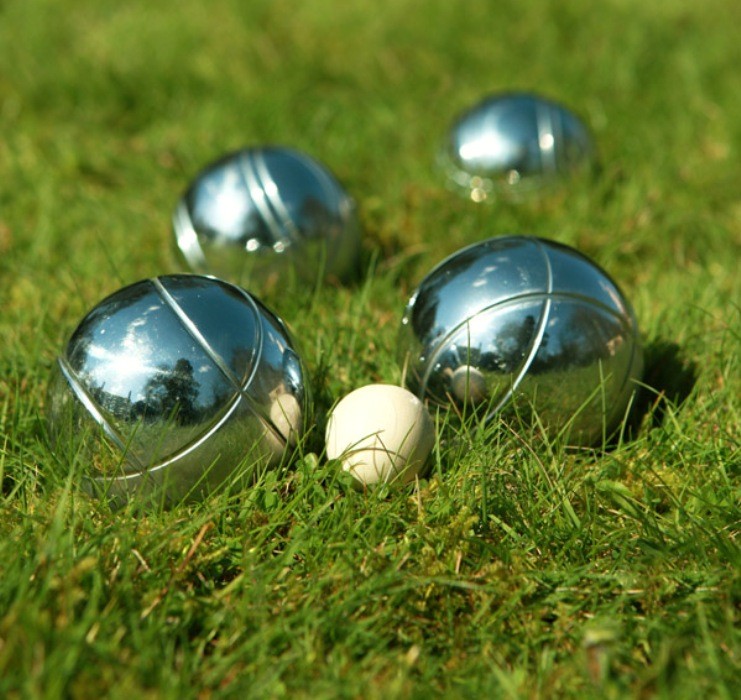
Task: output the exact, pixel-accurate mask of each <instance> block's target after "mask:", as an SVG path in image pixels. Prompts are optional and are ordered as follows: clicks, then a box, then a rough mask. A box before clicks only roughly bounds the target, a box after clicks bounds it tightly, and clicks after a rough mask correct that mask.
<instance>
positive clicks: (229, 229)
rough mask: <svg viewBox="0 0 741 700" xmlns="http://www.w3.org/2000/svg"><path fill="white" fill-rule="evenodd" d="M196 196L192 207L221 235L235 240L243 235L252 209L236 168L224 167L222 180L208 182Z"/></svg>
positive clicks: (213, 179) (240, 175)
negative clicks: (195, 201) (195, 202)
mask: <svg viewBox="0 0 741 700" xmlns="http://www.w3.org/2000/svg"><path fill="white" fill-rule="evenodd" d="M198 194H199V196H198V202H197V205H196V206H197V209H198V211H199V212H201V214H200V215H201V217H202V218H203V219H204V220H205V221H208V222H209V223H210V225H211V226H212V227H213V228H215V229H217V230H218V231H219V233H220V234H221V235H224V236H227V237H229V238H234V239H239V238H240V237H241V236H242V235H243V234H244V222H245V220H246V219H247V218H248V217H249V215H250V214H251V212H252V206H251V204H250V199H249V197H248V196H247V192H246V188H245V183H244V178H243V177H242V173H241V171H240V169H239V168H238V167H237V166H236V165H234V166H231V167H227V168H224V170H223V175H222V177H220V178H218V179H217V178H215V177H212V179H210V180H208V181H207V183H206V186H205V188H204V190H203V192H202V193H198Z"/></svg>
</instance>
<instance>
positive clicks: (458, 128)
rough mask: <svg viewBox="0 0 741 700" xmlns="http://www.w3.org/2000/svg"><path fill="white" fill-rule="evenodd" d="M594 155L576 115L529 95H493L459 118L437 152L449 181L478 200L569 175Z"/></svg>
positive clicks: (549, 101) (522, 189) (584, 167)
mask: <svg viewBox="0 0 741 700" xmlns="http://www.w3.org/2000/svg"><path fill="white" fill-rule="evenodd" d="M593 157H594V146H593V143H592V138H591V136H590V134H589V131H588V130H587V127H586V126H585V125H584V123H583V122H582V121H581V120H580V119H579V118H578V117H576V116H575V115H574V114H573V113H572V112H570V111H569V110H567V109H566V108H565V107H563V106H561V105H560V104H557V103H556V102H552V101H551V100H547V99H544V98H542V97H538V96H536V95H532V94H528V93H506V94H502V95H493V96H490V97H487V98H486V99H484V100H483V101H481V102H479V103H478V104H477V105H475V106H474V107H472V108H471V109H469V110H468V111H466V112H464V113H463V114H461V115H460V116H459V117H458V118H457V119H456V120H455V122H454V123H453V125H452V127H451V128H450V130H449V132H448V135H447V138H446V141H445V144H444V147H443V149H442V153H441V161H442V164H443V167H444V169H445V170H446V173H447V175H448V177H449V178H450V180H451V182H452V183H453V184H454V185H455V186H456V187H457V188H458V189H461V190H463V191H464V192H465V193H466V195H467V196H469V197H470V198H471V199H473V200H474V201H477V202H480V201H483V200H485V199H487V198H489V197H490V196H491V195H492V194H495V193H496V192H508V193H515V192H521V191H524V190H528V189H532V188H535V187H538V186H541V185H543V184H544V183H545V182H547V181H553V180H555V179H556V178H559V177H563V176H564V175H571V174H573V173H574V172H576V171H578V170H582V169H586V168H587V167H588V166H589V165H590V164H591V162H592V160H593Z"/></svg>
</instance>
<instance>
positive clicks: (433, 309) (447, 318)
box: [399, 236, 643, 445]
mask: <svg viewBox="0 0 741 700" xmlns="http://www.w3.org/2000/svg"><path fill="white" fill-rule="evenodd" d="M399 348H400V353H401V356H400V360H401V362H402V367H403V372H404V375H405V381H406V384H407V386H408V387H409V389H410V390H411V391H413V392H414V393H416V394H417V396H419V397H420V398H423V397H424V398H427V399H429V400H430V401H432V402H434V403H437V404H440V405H445V404H449V403H451V402H453V403H455V404H457V405H458V406H461V407H463V406H466V405H468V406H476V407H477V409H476V411H475V413H476V414H477V415H481V416H482V417H483V419H484V420H485V421H490V420H492V419H493V417H494V416H496V415H498V414H499V413H500V412H501V411H503V410H504V409H505V408H506V409H507V410H510V409H512V410H515V411H516V412H517V413H518V414H519V415H520V416H525V417H528V416H530V417H531V418H533V419H534V420H536V421H537V422H538V424H540V425H542V426H543V428H544V429H545V430H546V431H547V432H548V433H549V434H550V435H555V434H557V433H558V431H563V434H564V436H565V439H567V440H568V441H569V442H570V443H571V444H581V445H592V444H594V443H596V442H598V441H599V440H601V439H604V438H605V437H607V435H609V434H611V433H612V432H613V430H614V429H615V428H616V426H617V425H618V424H619V423H620V422H621V420H622V419H623V418H624V417H625V414H626V411H627V409H628V406H629V404H630V401H631V397H632V395H633V392H634V391H635V389H636V388H637V380H638V379H639V378H640V376H641V372H642V367H643V360H642V350H641V344H640V338H639V333H638V328H637V324H636V319H635V316H634V313H633V310H632V309H631V307H630V304H629V303H628V301H627V300H626V299H625V297H624V296H623V294H622V293H621V291H620V289H619V288H618V286H617V285H616V284H615V282H614V281H613V280H612V279H611V278H610V277H609V276H608V275H607V273H606V272H605V271H604V270H602V269H601V268H600V267H598V266H597V265H596V264H595V263H593V262H592V261H591V260H589V259H588V258H586V257H585V256H584V255H582V254H581V253H579V252H577V251H576V250H574V249H573V248H569V247H568V246H565V245H561V244H558V243H555V242H553V241H548V240H544V239H540V238H534V237H529V236H505V237H501V238H491V239H489V240H486V241H483V242H481V243H477V244H474V245H472V246H469V247H467V248H463V249H462V250H459V251H458V252H457V253H454V254H453V255H451V256H450V257H448V258H447V259H446V260H444V261H443V262H441V263H440V264H439V265H438V266H437V267H435V268H434V269H433V270H432V271H431V272H430V273H429V274H428V275H427V276H426V277H425V278H424V280H423V281H422V283H421V284H420V286H419V287H418V288H417V290H416V291H415V292H414V294H413V295H412V297H411V299H410V300H409V303H408V304H407V307H406V310H405V313H404V317H403V320H402V326H401V333H400V342H399ZM533 413H534V416H533Z"/></svg>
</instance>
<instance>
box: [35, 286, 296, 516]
mask: <svg viewBox="0 0 741 700" xmlns="http://www.w3.org/2000/svg"><path fill="white" fill-rule="evenodd" d="M49 406H50V413H49V423H50V434H51V437H52V440H53V443H54V445H55V449H56V450H57V451H58V452H60V453H64V452H65V451H66V450H69V445H70V444H73V443H74V442H75V441H77V443H78V444H79V443H80V442H82V445H83V456H82V461H83V462H84V464H83V469H84V476H85V477H86V482H85V483H86V485H87V486H89V487H91V488H92V490H94V491H95V492H97V493H103V494H105V495H107V496H108V497H109V498H110V499H111V500H112V501H114V502H124V501H126V500H127V499H129V498H130V497H132V496H136V495H139V496H148V497H154V498H157V499H161V500H162V501H164V502H173V501H178V500H181V499H183V498H185V497H191V498H198V497H201V496H203V495H204V494H206V493H208V492H209V491H210V490H211V489H213V488H215V487H216V486H218V485H220V484H222V483H223V482H225V481H228V480H229V479H230V478H232V477H237V476H248V475H253V474H254V473H255V471H256V470H259V469H263V468H267V467H270V466H274V465H276V464H277V463H279V462H280V461H281V460H282V459H283V457H284V455H286V453H287V452H288V451H289V450H290V449H291V447H292V445H294V444H295V442H296V440H297V438H298V437H299V435H300V434H301V432H302V429H303V426H304V420H305V417H306V413H307V409H308V399H307V391H306V380H305V373H304V369H303V365H302V362H301V359H300V357H299V355H298V354H297V352H296V349H295V347H294V344H293V342H292V341H291V338H290V337H289V334H288V331H287V329H286V327H285V325H284V324H283V322H282V321H281V320H280V319H279V318H278V317H276V316H275V315H274V314H273V313H271V312H270V311H269V310H268V309H267V308H265V306H263V304H262V303H261V302H260V301H259V300H258V299H256V298H255V297H254V296H252V295H250V294H248V293H247V292H245V291H244V290H242V289H240V288H239V287H236V286H233V285H231V284H229V283H226V282H223V281H221V280H217V279H215V278H213V277H203V276H200V275H168V276H162V277H155V278H153V279H148V280H143V281H141V282H137V283H136V284H133V285H131V286H128V287H125V288H123V289H121V290H119V291H118V292H116V293H114V294H112V295H111V296H109V297H107V298H106V299H104V300H103V301H102V302H100V303H99V304H98V305H97V306H96V307H95V308H94V309H93V310H92V311H90V312H89V313H88V314H87V316H85V318H83V320H82V321H81V322H80V324H79V326H78V327H77V329H76V330H75V331H74V333H73V334H72V336H71V338H70V339H69V342H68V343H67V345H66V347H65V349H64V351H63V353H62V354H61V356H60V357H59V358H58V362H57V365H56V370H55V376H54V377H53V379H52V383H51V385H50V392H49ZM82 436H84V437H82ZM77 458H78V460H79V459H80V458H79V455H78V456H77Z"/></svg>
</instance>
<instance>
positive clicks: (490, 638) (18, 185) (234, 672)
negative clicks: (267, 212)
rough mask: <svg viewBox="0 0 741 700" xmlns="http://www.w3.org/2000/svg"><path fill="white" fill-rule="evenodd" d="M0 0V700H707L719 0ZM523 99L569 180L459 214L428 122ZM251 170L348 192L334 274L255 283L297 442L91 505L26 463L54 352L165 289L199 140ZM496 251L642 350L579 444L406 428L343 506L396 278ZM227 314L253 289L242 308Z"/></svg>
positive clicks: (733, 95)
mask: <svg viewBox="0 0 741 700" xmlns="http://www.w3.org/2000/svg"><path fill="white" fill-rule="evenodd" d="M462 8H463V6H462V5H460V4H458V3H450V2H441V1H437V0H433V1H432V2H429V1H428V2H421V0H400V1H398V2H393V3H392V2H381V3H376V4H373V5H372V4H370V3H367V2H364V1H363V0H349V1H348V2H342V3H331V2H329V1H328V0H324V1H323V0H313V1H311V2H307V3H301V4H296V3H291V2H288V0H273V1H258V2H250V3H240V2H231V1H230V0H218V1H217V2H212V3H200V4H199V3H195V2H191V1H190V0H186V1H185V2H178V3H175V2H172V1H169V0H166V1H165V2H159V3H156V4H153V3H143V2H136V1H135V2H129V3H126V4H121V3H114V2H109V1H107V0H106V1H105V2H99V3H95V4H94V5H92V4H90V3H82V2H77V1H76V0H65V1H64V2H48V1H43V0H39V1H38V2H20V0H17V1H16V0H11V1H9V2H0V125H1V126H2V138H0V282H1V284H0V330H1V331H2V335H1V337H2V344H0V476H1V477H2V496H1V497H0V501H1V502H2V519H1V520H0V533H2V537H0V695H2V696H4V697H103V696H114V697H119V696H127V695H128V696H130V697H157V698H160V697H166V698H167V697H172V698H178V699H179V698H182V697H204V698H205V697H210V696H213V697H280V696H290V697H312V698H315V697H337V696H340V697H383V698H389V697H430V696H435V695H442V696H450V697H489V696H491V697H555V696H560V697H562V696H567V697H573V696H581V697H595V698H604V697H625V696H637V697H652V696H659V697H667V696H672V697H676V698H682V697H692V698H698V697H721V698H733V697H736V696H738V695H739V682H738V677H739V634H738V622H739V620H738V603H739V574H738V572H739V564H740V563H741V562H740V560H739V551H738V541H737V538H738V526H739V516H738V512H739V511H738V507H739V502H740V501H741V489H740V487H739V467H740V465H741V454H740V453H739V440H740V439H741V435H740V432H741V431H740V427H739V425H740V424H739V411H740V409H739V397H740V396H741V379H740V378H739V377H740V373H739V351H740V350H741V306H740V305H739V300H741V277H740V276H739V274H738V262H739V254H740V253H741V205H740V204H739V198H738V182H739V180H740V179H741V166H739V163H740V162H741V159H739V144H741V122H740V121H739V119H738V118H737V116H738V114H740V113H741V77H740V76H741V73H739V70H738V66H739V65H741V43H739V42H738V41H737V37H736V34H737V32H736V31H735V28H736V27H737V26H738V24H739V21H740V20H741V14H740V8H739V6H738V4H737V3H735V2H733V0H708V2H705V3H703V4H702V5H699V4H696V3H692V2H690V1H689V0H667V1H666V2H661V3H654V4H650V3H639V2H636V1H635V0H610V1H609V2H605V3H602V4H600V6H599V7H596V6H595V7H594V8H591V7H589V6H587V5H585V4H584V3H582V2H578V1H577V0H568V1H566V2H560V3H547V2H544V1H543V2H542V1H540V0H538V1H537V2H531V3H519V2H514V0H513V1H511V2H510V1H504V2H497V3H494V2H479V3H468V4H467V5H466V6H465V10H463V9H462ZM510 88H516V89H534V90H536V91H539V92H542V93H543V94H545V95H547V96H549V97H553V98H555V99H558V100H560V101H562V102H564V103H565V104H568V105H569V106H571V107H572V108H573V109H574V110H575V111H577V113H579V114H580V115H582V116H583V117H584V118H585V120H586V121H587V122H588V123H589V124H590V125H591V127H592V129H593V131H594V135H595V139H596V141H597V143H598V147H599V156H600V168H599V171H598V173H597V174H596V175H595V176H594V177H592V178H582V179H579V180H576V181H574V182H571V183H568V184H565V185H564V186H563V187H562V188H557V189H556V190H554V191H551V192H548V193H547V194H543V195H542V196H534V197H532V198H530V199H527V198H526V199H525V200H523V201H520V202H513V201H497V202H493V203H490V204H487V205H484V206H475V205H474V204H473V203H472V202H470V201H465V200H463V199H461V198H459V197H458V196H457V195H456V194H454V193H453V192H451V191H450V190H449V189H448V188H447V186H446V184H445V183H444V182H443V180H442V178H441V175H440V173H439V172H438V171H437V170H436V168H435V162H436V155H437V148H438V144H439V143H440V140H441V138H442V135H443V133H444V130H445V128H446V126H447V124H448V123H449V122H450V120H451V119H452V118H453V116H454V115H455V114H457V113H458V111H459V110H461V109H463V108H465V107H467V106H468V105H469V104H471V103H472V102H473V101H474V100H477V99H479V98H480V97H481V96H482V95H483V94H485V93H487V92H490V91H493V90H498V89H510ZM255 143H282V144H286V145H290V146H293V147H296V148H299V149H302V150H304V151H306V152H308V153H310V154H311V155H313V156H315V157H317V158H319V159H320V160H322V161H323V162H325V163H326V164H327V165H328V166H329V167H330V168H331V169H332V170H333V171H335V172H336V173H337V175H338V176H339V178H340V179H341V180H342V182H343V183H344V184H345V185H346V187H347V188H348V190H349V191H350V192H351V193H352V194H353V195H354V196H355V198H356V199H357V201H358V205H359V211H360V215H361V219H362V224H363V229H364V245H363V259H362V271H361V274H360V275H359V278H358V279H357V280H356V281H355V282H354V283H352V284H349V285H346V286H324V287H319V288H317V289H315V290H309V291H304V292H301V291H297V292H296V293H295V294H292V295H287V294H285V293H283V294H281V293H280V291H281V290H278V291H277V292H270V291H268V292H267V293H266V295H265V299H264V300H265V301H266V303H268V305H270V306H272V307H274V308H276V309H277V310H278V311H279V312H280V314H281V315H282V316H283V317H284V318H285V319H286V321H287V322H288V324H289V325H290V326H291V327H292V329H293V331H294V333H295V335H296V337H297V338H298V339H299V341H300V346H301V350H302V354H303V356H304V358H305V360H306V363H307V365H308V368H309V370H310V375H311V384H312V386H311V388H312V392H313V395H314V402H315V407H316V414H315V426H314V428H313V429H312V430H311V431H310V432H309V433H308V435H307V436H306V437H305V439H304V440H303V441H302V443H301V444H300V446H299V448H298V449H297V451H296V454H295V456H294V459H293V460H292V462H291V464H290V465H288V466H287V467H285V468H282V469H281V470H279V471H277V472H268V473H266V474H263V475H262V476H260V477H259V479H258V480H257V482H256V483H255V484H254V485H253V486H252V487H251V488H247V489H246V488H243V487H240V486H239V485H238V484H234V485H233V486H232V488H225V489H224V490H223V491H222V492H219V493H215V494H214V495H213V496H211V497H210V498H209V499H207V500H206V501H204V502H202V503H194V504H182V505H179V506H176V507H174V508H170V509H162V508H157V507H152V506H149V507H146V508H145V507H143V506H142V505H141V504H137V503H132V504H130V505H128V506H125V507H123V508H121V509H118V510H114V509H112V508H111V507H110V506H109V505H108V504H107V503H106V502H105V501H104V500H96V499H91V498H90V497H89V496H87V495H86V493H85V492H84V491H83V490H82V489H81V484H80V474H81V472H82V471H84V469H85V466H86V465H85V464H84V463H83V459H82V456H81V455H83V452H82V451H81V450H80V449H78V445H76V444H70V446H69V453H67V451H65V450H56V451H55V452H52V450H51V449H50V446H49V440H48V435H47V428H46V422H45V421H46V391H47V384H48V382H49V379H50V376H51V372H52V367H53V362H54V358H55V357H56V355H57V353H58V352H59V350H60V349H61V347H62V343H63V342H64V340H65V339H66V338H67V337H68V335H69V333H70V332H71V330H72V329H73V328H74V326H75V325H76V323H77V322H78V321H79V320H80V318H81V317H82V315H83V314H84V313H85V312H87V311H88V310H89V309H90V308H91V307H92V306H93V305H94V304H95V303H97V302H98V301H99V300H100V299H101V298H102V297H103V296H105V295H107V294H109V293H111V292H113V291H115V290H116V289H117V288H118V287H120V286H122V285H124V284H129V283H132V282H135V281H136V280H139V279H142V278H144V277H147V276H151V275H157V274H163V273H167V272H175V271H181V270H182V269H183V266H182V262H181V261H180V260H179V259H178V257H177V256H176V255H175V253H174V250H173V244H172V240H171V232H170V215H171V212H172V208H173V207H174V204H175V202H176V201H177V198H178V197H179V196H180V194H181V192H182V191H183V189H184V187H185V185H186V183H187V182H188V180H189V179H190V178H191V177H193V176H194V175H195V173H196V172H197V171H198V170H199V169H200V168H201V167H202V166H203V165H204V164H206V163H207V162H210V161H211V160H213V159H214V158H215V157H216V156H218V155H220V154H221V153H223V152H225V151H228V150H231V149H233V148H236V147H239V146H242V145H247V144H255ZM506 233H517V234H519V233H524V234H534V235H540V236H545V237H548V238H553V239H555V240H558V241H561V242H563V243H566V244H569V245H573V246H576V247H578V248H579V249H580V250H582V251H583V252H584V253H586V254H587V255H589V256H591V257H593V258H594V259H595V260H596V261H597V262H598V263H599V264H600V265H601V266H603V267H604V268H605V269H607V270H608V271H609V272H610V274H611V275H612V276H613V277H614V278H615V279H616V280H617V281H618V282H619V284H620V286H621V287H622V288H623V290H624V292H625V293H626V296H627V297H628V298H629V299H631V300H632V302H633V304H634V306H635V308H636V313H637V316H638V319H639V324H640V327H641V329H642V331H643V335H644V344H645V350H646V373H645V376H644V384H645V385H646V387H645V390H644V391H643V392H642V393H641V395H640V396H639V397H637V399H636V403H635V405H634V407H633V412H632V414H631V416H630V420H629V421H627V422H626V425H625V426H624V430H623V432H622V433H621V434H620V435H619V436H618V438H616V439H614V440H613V441H612V442H611V443H609V444H607V445H605V446H602V447H604V449H603V448H600V449H596V450H574V449H572V448H569V447H568V446H567V445H566V444H565V443H564V441H563V440H560V439H557V438H556V439H544V438H542V437H541V436H540V431H539V430H538V429H537V425H536V426H535V427H533V426H532V425H531V424H528V423H525V422H520V421H518V420H517V417H516V415H510V416H508V417H507V419H506V420H503V421H498V422H495V423H493V424H491V425H489V426H481V425H480V424H478V423H477V422H476V421H475V420H474V417H473V416H471V415H467V414H464V415H459V414H458V413H456V412H446V411H440V412H437V413H436V421H437V425H438V437H437V441H436V444H435V446H434V448H433V453H432V456H431V460H430V469H429V472H428V475H427V476H426V477H425V478H424V479H422V480H420V482H419V483H418V484H417V485H416V486H415V488H410V489H408V490H398V489H394V488H393V487H388V488H384V489H377V490H375V491H370V492H363V491H358V490H357V489H355V488H353V486H352V484H351V483H350V482H349V481H348V477H347V475H343V474H342V473H341V472H340V471H339V469H338V468H337V464H336V463H333V462H328V461H327V460H326V457H325V455H324V453H323V438H322V436H323V431H324V426H325V423H326V414H327V411H328V410H329V409H330V408H331V406H332V405H333V404H334V403H335V402H336V401H337V400H338V399H339V398H340V397H341V396H342V395H343V394H345V393H347V392H349V391H350V390H352V389H354V388H357V387H359V386H361V385H363V384H368V383H371V382H392V383H398V382H400V380H401V375H402V368H401V367H400V366H399V364H398V352H397V347H396V345H397V332H398V327H399V323H400V320H401V314H402V311H403V307H404V304H405V303H406V301H407V299H408V297H409V294H410V293H411V292H412V290H413V289H414V287H415V285H416V284H417V283H418V282H419V280H420V279H421V277H422V276H423V275H424V274H425V272H426V271H427V270H429V269H430V268H431V267H432V266H433V265H434V264H436V263H437V262H439V261H440V260H441V259H442V258H443V257H444V256H446V255H447V254H449V253H451V252H453V251H454V250H456V249H457V248H459V247H461V246H463V245H466V244H469V243H471V242H473V241H476V240H480V239H482V238H486V237H489V236H494V235H500V234H506ZM252 291H255V292H256V293H258V295H259V294H260V290H252Z"/></svg>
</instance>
